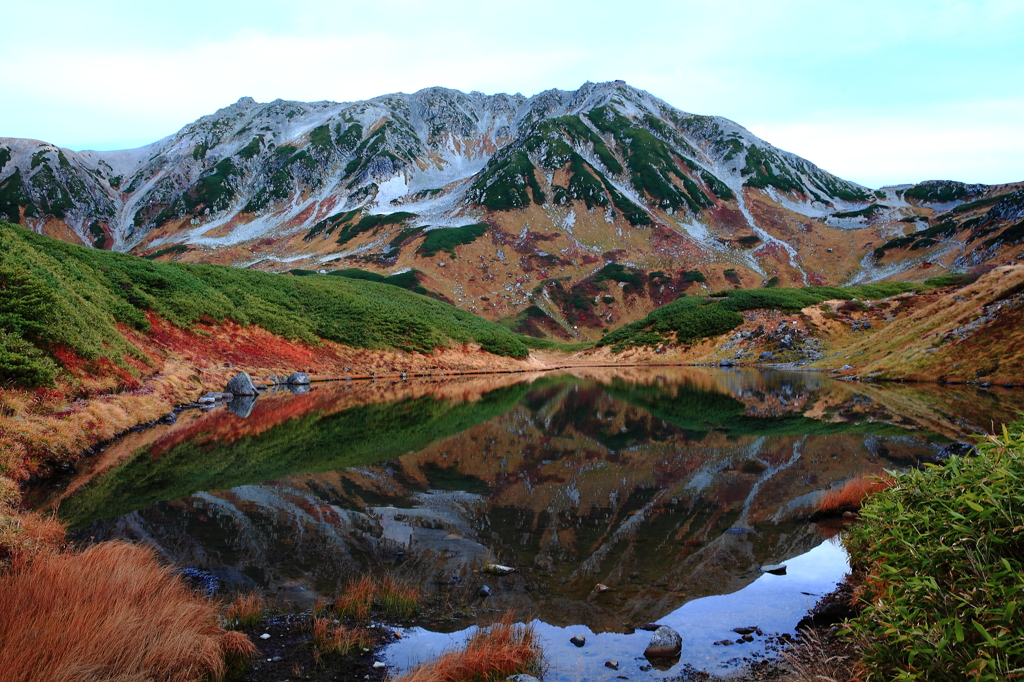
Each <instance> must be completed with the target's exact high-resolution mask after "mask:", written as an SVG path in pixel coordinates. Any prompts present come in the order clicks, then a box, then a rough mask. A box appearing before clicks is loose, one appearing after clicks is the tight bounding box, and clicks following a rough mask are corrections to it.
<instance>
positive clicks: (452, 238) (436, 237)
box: [416, 223, 487, 258]
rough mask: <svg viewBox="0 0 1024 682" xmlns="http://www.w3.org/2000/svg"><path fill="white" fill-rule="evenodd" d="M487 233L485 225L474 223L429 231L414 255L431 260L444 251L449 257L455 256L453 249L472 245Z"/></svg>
mask: <svg viewBox="0 0 1024 682" xmlns="http://www.w3.org/2000/svg"><path fill="white" fill-rule="evenodd" d="M485 232H487V223H476V224H473V225H463V226H462V227H446V228H442V229H438V230H431V231H430V232H427V233H426V237H425V238H424V239H423V243H422V244H420V248H418V249H416V253H418V254H420V255H422V256H423V257H425V258H433V257H434V256H436V255H437V253H438V251H445V252H447V253H448V254H449V255H451V256H454V255H455V247H456V246H461V245H463V244H472V243H473V242H475V241H476V240H477V239H479V238H480V237H482V236H484V233H485Z"/></svg>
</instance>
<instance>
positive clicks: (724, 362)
mask: <svg viewBox="0 0 1024 682" xmlns="http://www.w3.org/2000/svg"><path fill="white" fill-rule="evenodd" d="M718 366H719V367H732V366H733V361H732V360H730V359H729V358H726V359H725V360H722V361H721V362H719V363H718Z"/></svg>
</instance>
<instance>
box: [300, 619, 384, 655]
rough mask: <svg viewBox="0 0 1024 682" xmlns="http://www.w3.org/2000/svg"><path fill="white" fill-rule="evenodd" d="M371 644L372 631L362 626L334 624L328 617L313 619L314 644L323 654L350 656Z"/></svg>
mask: <svg viewBox="0 0 1024 682" xmlns="http://www.w3.org/2000/svg"><path fill="white" fill-rule="evenodd" d="M371 644H373V639H372V638H371V637H370V633H368V632H367V631H366V630H363V629H362V628H349V627H346V626H344V625H332V624H331V621H330V620H328V619H327V618H314V619H313V646H314V647H315V648H316V650H317V651H318V652H319V653H320V654H321V655H330V654H334V655H337V656H348V655H349V654H351V653H355V652H361V651H362V650H363V649H364V648H369V647H370V645H371Z"/></svg>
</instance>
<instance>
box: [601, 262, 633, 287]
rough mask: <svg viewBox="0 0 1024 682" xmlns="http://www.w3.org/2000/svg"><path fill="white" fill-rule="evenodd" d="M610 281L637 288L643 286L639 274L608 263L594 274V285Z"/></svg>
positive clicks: (622, 266) (617, 264) (616, 264)
mask: <svg viewBox="0 0 1024 682" xmlns="http://www.w3.org/2000/svg"><path fill="white" fill-rule="evenodd" d="M608 280H611V281H613V282H620V283H622V284H627V285H630V286H633V287H637V288H639V287H640V286H641V285H642V284H643V277H642V276H641V274H640V273H638V272H636V271H635V270H633V269H631V268H627V267H626V266H624V265H620V264H619V263H608V264H607V265H605V266H604V267H603V268H601V269H600V270H598V271H597V272H595V273H594V279H593V281H594V284H600V283H601V282H606V281H608Z"/></svg>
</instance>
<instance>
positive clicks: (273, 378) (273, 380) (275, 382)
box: [267, 374, 281, 386]
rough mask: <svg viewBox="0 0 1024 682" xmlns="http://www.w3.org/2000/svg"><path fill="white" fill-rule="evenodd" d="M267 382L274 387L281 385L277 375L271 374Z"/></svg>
mask: <svg viewBox="0 0 1024 682" xmlns="http://www.w3.org/2000/svg"><path fill="white" fill-rule="evenodd" d="M267 381H268V382H269V383H271V384H273V385H274V386H277V385H278V384H279V383H281V379H280V378H279V377H278V376H277V375H276V374H271V375H270V376H269V377H267Z"/></svg>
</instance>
